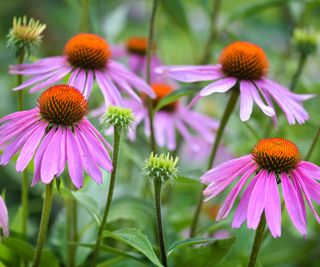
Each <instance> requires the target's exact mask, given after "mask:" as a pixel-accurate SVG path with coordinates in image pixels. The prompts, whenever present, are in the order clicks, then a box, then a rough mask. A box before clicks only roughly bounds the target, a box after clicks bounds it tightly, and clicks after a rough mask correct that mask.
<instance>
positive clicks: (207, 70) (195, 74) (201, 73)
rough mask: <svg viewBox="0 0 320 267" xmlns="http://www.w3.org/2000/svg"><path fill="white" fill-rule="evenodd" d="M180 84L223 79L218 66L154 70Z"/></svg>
mask: <svg viewBox="0 0 320 267" xmlns="http://www.w3.org/2000/svg"><path fill="white" fill-rule="evenodd" d="M154 71H155V72H156V73H158V74H163V75H167V76H169V77H170V78H172V79H174V80H177V81H180V82H198V81H209V80H216V79H220V78H222V77H224V74H223V73H222V71H221V67H220V65H214V66H161V67H157V68H155V70H154Z"/></svg>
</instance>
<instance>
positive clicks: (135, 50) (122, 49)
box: [112, 37, 161, 82]
mask: <svg viewBox="0 0 320 267" xmlns="http://www.w3.org/2000/svg"><path fill="white" fill-rule="evenodd" d="M147 47H148V40H147V38H145V37H131V38H129V39H128V40H127V41H126V44H125V46H115V47H112V51H114V53H113V55H112V56H113V58H115V59H121V58H127V59H128V66H129V69H130V70H131V71H132V72H134V73H135V74H137V75H139V76H140V77H143V78H146V69H147ZM155 50H156V44H153V46H152V55H151V61H150V69H151V81H153V82H156V80H155V75H154V72H153V69H154V68H156V67H158V66H160V65H161V61H160V59H159V57H158V56H157V55H156V54H155Z"/></svg>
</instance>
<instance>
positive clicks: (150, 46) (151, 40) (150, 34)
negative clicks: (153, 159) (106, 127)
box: [146, 0, 159, 152]
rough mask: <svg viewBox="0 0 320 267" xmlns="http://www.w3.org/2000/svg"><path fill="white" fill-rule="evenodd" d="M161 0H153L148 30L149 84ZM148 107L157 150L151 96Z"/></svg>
mask: <svg viewBox="0 0 320 267" xmlns="http://www.w3.org/2000/svg"><path fill="white" fill-rule="evenodd" d="M158 4H159V0H153V4H152V11H151V16H150V20H149V31H148V46H147V51H146V56H147V64H146V82H147V84H149V85H150V84H151V56H152V51H153V44H154V25H155V20H156V11H157V8H158ZM147 107H148V115H149V118H150V119H149V123H150V126H149V127H150V146H151V151H153V152H156V150H157V144H156V141H155V134H154V125H153V117H154V106H153V102H152V99H151V98H150V97H148V98H147Z"/></svg>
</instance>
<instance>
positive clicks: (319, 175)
mask: <svg viewBox="0 0 320 267" xmlns="http://www.w3.org/2000/svg"><path fill="white" fill-rule="evenodd" d="M298 168H299V169H300V170H301V171H302V172H303V173H305V174H307V175H306V176H310V177H312V178H313V179H317V180H320V167H319V166H317V165H315V164H313V163H311V162H308V161H301V162H300V164H299V166H298Z"/></svg>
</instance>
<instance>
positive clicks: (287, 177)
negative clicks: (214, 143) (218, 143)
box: [200, 138, 320, 237]
mask: <svg viewBox="0 0 320 267" xmlns="http://www.w3.org/2000/svg"><path fill="white" fill-rule="evenodd" d="M238 176H241V178H240V179H239V180H238V181H237V182H236V184H235V186H234V187H233V188H232V190H231V191H230V193H229V195H228V197H227V198H226V200H225V202H224V203H223V205H222V206H221V208H220V210H219V213H218V215H217V220H221V219H223V218H225V217H226V216H227V215H228V214H229V212H230V210H231V208H232V206H233V204H234V202H235V200H236V198H237V196H238V195H239V194H240V192H241V191H242V189H243V188H244V187H245V184H246V183H247V182H248V185H247V187H246V189H245V190H244V192H243V194H242V196H241V199H240V202H239V205H238V207H237V209H236V212H235V215H234V219H233V222H232V227H234V228H239V227H240V226H241V224H242V223H243V222H244V221H245V220H246V219H247V225H248V228H252V229H256V228H257V226H258V224H259V222H260V218H261V215H262V213H263V212H264V214H265V216H266V221H267V224H268V227H269V229H270V232H271V234H272V235H273V236H274V237H278V236H280V235H281V204H280V195H279V190H278V184H279V183H281V187H282V193H283V198H284V203H285V206H286V208H287V211H288V214H289V216H290V218H291V220H292V222H293V224H294V226H295V227H296V228H297V229H298V231H299V232H300V233H301V234H302V235H306V233H307V229H306V223H307V217H306V208H305V204H304V198H305V200H306V201H307V203H308V205H309V207H310V209H311V210H312V212H313V214H314V216H315V217H316V219H317V221H318V222H319V223H320V218H319V216H318V214H317V213H316V211H315V209H314V207H313V204H312V200H314V201H315V202H317V203H319V202H320V184H319V183H318V182H316V181H315V180H316V179H320V167H318V166H316V165H314V164H312V163H310V162H307V161H302V160H301V154H300V152H299V150H298V148H297V146H296V145H295V144H294V143H292V142H290V141H288V140H286V139H282V138H266V139H262V140H260V141H259V142H258V143H257V145H256V146H255V147H254V149H253V150H252V152H251V154H249V155H246V156H243V157H241V158H237V159H234V160H230V161H227V162H225V163H223V164H221V165H219V166H217V167H215V168H213V169H211V170H209V171H208V172H206V173H205V174H204V175H203V176H202V177H201V178H200V179H201V181H202V182H203V183H205V184H209V185H208V187H207V188H206V189H205V190H204V192H203V193H204V195H206V196H207V197H208V198H207V200H208V199H210V198H213V197H215V196H216V195H218V194H219V193H220V192H222V191H223V190H224V189H226V188H227V187H228V186H229V185H230V184H231V183H233V182H234V181H235V180H236V178H237V177H238ZM251 177H253V178H252V179H251Z"/></svg>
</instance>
